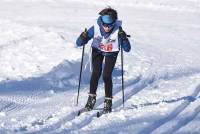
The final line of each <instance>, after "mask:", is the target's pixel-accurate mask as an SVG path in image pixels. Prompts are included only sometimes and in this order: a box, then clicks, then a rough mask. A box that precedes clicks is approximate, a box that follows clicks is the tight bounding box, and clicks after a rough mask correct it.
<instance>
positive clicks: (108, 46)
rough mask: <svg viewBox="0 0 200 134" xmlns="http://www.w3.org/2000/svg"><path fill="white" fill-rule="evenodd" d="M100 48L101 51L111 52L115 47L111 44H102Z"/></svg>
mask: <svg viewBox="0 0 200 134" xmlns="http://www.w3.org/2000/svg"><path fill="white" fill-rule="evenodd" d="M99 48H100V49H101V50H104V51H107V52H111V51H112V49H113V46H112V43H109V44H102V43H101V44H100V45H99Z"/></svg>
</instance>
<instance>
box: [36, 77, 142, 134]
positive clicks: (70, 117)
mask: <svg viewBox="0 0 200 134" xmlns="http://www.w3.org/2000/svg"><path fill="white" fill-rule="evenodd" d="M140 79H141V76H138V77H136V78H135V79H134V80H130V81H129V82H127V84H126V85H127V86H131V85H135V84H137V83H138V82H139V81H140ZM127 86H126V87H127ZM116 89H117V90H114V92H113V95H114V94H117V93H119V92H120V91H121V86H119V87H117V88H116ZM103 101H104V97H101V98H99V99H98V100H97V102H98V103H96V105H95V107H98V106H100V105H101V104H103ZM77 113H78V110H76V111H74V112H72V113H70V114H68V115H67V116H65V117H64V118H63V119H61V120H60V121H59V122H57V123H56V124H53V125H51V126H47V127H46V128H43V129H41V130H39V131H37V132H34V133H44V132H45V133H46V132H51V131H53V130H57V129H59V128H60V127H61V125H62V124H65V123H67V122H71V121H73V120H74V119H76V117H77ZM95 114H96V112H95ZM81 116H83V115H81ZM87 116H88V115H87ZM93 116H94V114H93V115H91V117H90V118H89V117H88V120H87V121H85V120H84V123H80V124H82V125H80V126H79V128H78V129H80V127H84V126H85V125H87V124H88V123H90V122H91V120H92V117H93Z"/></svg>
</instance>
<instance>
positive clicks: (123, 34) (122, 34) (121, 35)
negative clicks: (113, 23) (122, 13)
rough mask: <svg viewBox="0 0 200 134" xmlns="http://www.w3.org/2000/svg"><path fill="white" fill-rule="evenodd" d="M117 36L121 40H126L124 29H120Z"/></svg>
mask: <svg viewBox="0 0 200 134" xmlns="http://www.w3.org/2000/svg"><path fill="white" fill-rule="evenodd" d="M118 36H119V38H121V39H122V40H127V39H128V38H127V34H126V32H125V31H124V30H122V29H120V30H119V33H118Z"/></svg>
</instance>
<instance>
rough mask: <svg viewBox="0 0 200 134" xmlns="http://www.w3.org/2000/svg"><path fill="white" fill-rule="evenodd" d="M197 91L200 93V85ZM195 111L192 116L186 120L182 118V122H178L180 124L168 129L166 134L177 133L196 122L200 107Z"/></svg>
mask: <svg viewBox="0 0 200 134" xmlns="http://www.w3.org/2000/svg"><path fill="white" fill-rule="evenodd" d="M197 89H198V90H199V92H200V84H199V85H198V86H197ZM193 111H194V112H193V113H191V114H190V115H188V116H187V117H184V118H181V119H180V120H178V122H177V123H176V125H174V126H172V128H171V129H168V130H167V131H165V132H164V134H169V133H170V134H172V133H175V132H177V131H178V130H179V129H181V128H183V127H184V126H186V125H187V124H189V123H190V122H191V121H192V120H194V119H195V117H197V115H198V114H199V113H200V105H198V106H197V107H196V108H194V110H193Z"/></svg>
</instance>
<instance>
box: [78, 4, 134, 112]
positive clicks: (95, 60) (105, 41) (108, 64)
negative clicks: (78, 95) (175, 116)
mask: <svg viewBox="0 0 200 134" xmlns="http://www.w3.org/2000/svg"><path fill="white" fill-rule="evenodd" d="M99 15H100V16H99V17H98V19H97V24H94V26H92V27H91V28H89V30H85V31H84V32H82V33H81V35H80V36H79V37H78V39H77V40H76V44H77V46H83V45H85V44H87V42H88V41H89V40H90V39H93V41H92V44H91V46H92V68H93V69H92V70H93V71H92V75H91V79H90V92H89V97H88V100H87V103H86V105H85V109H86V110H87V111H90V110H92V109H93V108H94V105H95V103H96V90H97V87H98V81H99V78H100V76H101V73H102V63H103V59H104V58H105V65H104V68H103V81H104V84H105V101H104V108H103V112H104V113H109V112H111V111H112V88H113V83H112V72H113V68H114V66H115V63H116V60H117V56H118V53H119V50H120V45H122V48H123V50H124V51H126V52H129V51H130V49H131V46H130V42H129V40H128V38H127V35H126V33H125V32H124V31H123V30H122V28H121V25H122V22H121V21H119V20H118V15H117V11H116V10H114V9H112V8H111V7H108V8H105V9H103V10H102V11H101V12H100V13H99Z"/></svg>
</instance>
